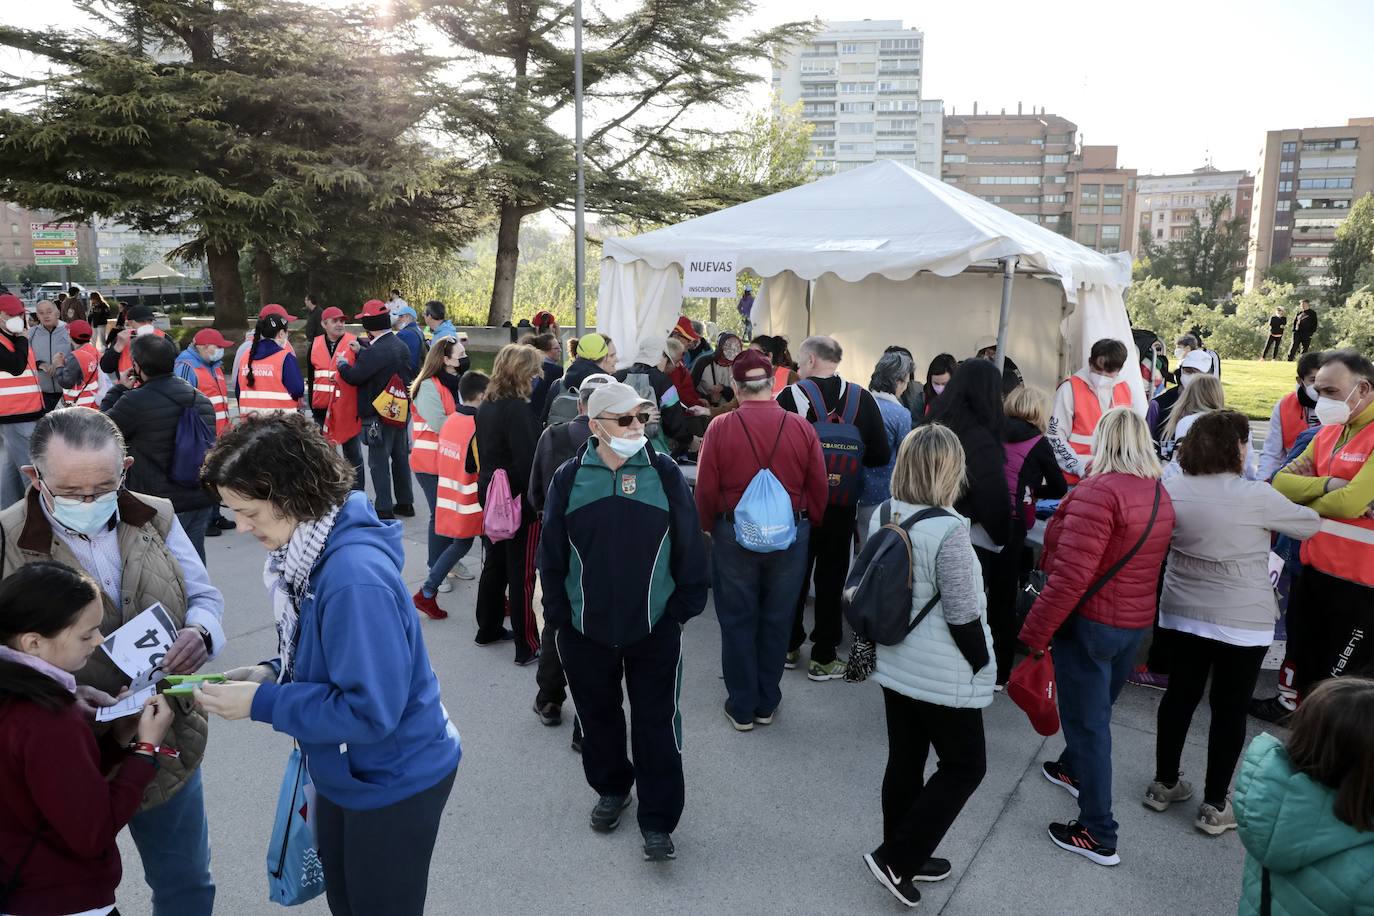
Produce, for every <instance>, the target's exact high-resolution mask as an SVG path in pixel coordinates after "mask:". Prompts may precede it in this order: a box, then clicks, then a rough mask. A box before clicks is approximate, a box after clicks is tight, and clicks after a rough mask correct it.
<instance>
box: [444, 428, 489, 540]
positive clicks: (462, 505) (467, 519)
mask: <svg viewBox="0 0 1374 916" xmlns="http://www.w3.org/2000/svg"><path fill="white" fill-rule="evenodd" d="M476 432H477V418H476V417H470V416H468V415H467V414H462V413H454V414H450V415H449V418H448V419H447V420H445V421H444V428H443V429H442V430H440V431H439V447H438V449H437V450H436V451H437V462H436V464H437V467H438V474H439V489H438V499H437V500H436V501H435V507H434V533H435V534H438V535H442V536H443V537H449V538H475V537H477V536H478V535H480V534H481V533H482V506H481V505H480V504H479V503H478V502H477V475H476V474H470V473H468V471H467V470H466V468H467V461H468V449H469V448H470V447H471V445H472V437H473V435H474V434H475V433H476Z"/></svg>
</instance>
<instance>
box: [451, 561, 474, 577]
mask: <svg viewBox="0 0 1374 916" xmlns="http://www.w3.org/2000/svg"><path fill="white" fill-rule="evenodd" d="M449 578H451V579H462V580H463V581H464V582H471V581H472V580H473V579H476V578H477V574H476V573H475V572H473V571H472V570H470V569H468V568H467V567H466V566H465V565H463V564H462V563H459V564H458V565H457V566H454V567H453V571H452V572H450V573H449Z"/></svg>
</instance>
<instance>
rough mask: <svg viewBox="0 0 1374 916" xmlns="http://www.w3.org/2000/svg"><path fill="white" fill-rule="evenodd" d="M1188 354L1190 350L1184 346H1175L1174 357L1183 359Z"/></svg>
mask: <svg viewBox="0 0 1374 916" xmlns="http://www.w3.org/2000/svg"><path fill="white" fill-rule="evenodd" d="M1187 355H1188V351H1187V350H1185V349H1183V348H1182V347H1175V348H1174V359H1183V357H1185V356H1187Z"/></svg>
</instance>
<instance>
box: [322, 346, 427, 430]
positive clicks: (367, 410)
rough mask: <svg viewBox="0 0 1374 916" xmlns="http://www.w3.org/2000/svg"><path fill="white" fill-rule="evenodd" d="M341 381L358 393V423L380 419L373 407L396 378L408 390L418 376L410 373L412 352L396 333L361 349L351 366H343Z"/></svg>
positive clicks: (340, 368)
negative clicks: (393, 378) (412, 380)
mask: <svg viewBox="0 0 1374 916" xmlns="http://www.w3.org/2000/svg"><path fill="white" fill-rule="evenodd" d="M338 368H339V377H340V378H342V379H343V380H344V381H345V382H348V384H350V385H352V386H353V387H355V388H357V389H358V419H360V420H370V419H372V418H373V417H375V416H377V409H376V408H375V407H373V406H372V402H373V401H374V400H376V398H377V395H379V394H381V393H382V389H384V388H386V384H387V382H389V381H391V377H392V376H393V375H399V376H400V377H401V381H402V382H403V383H404V384H405V386H406V387H407V388H409V387H410V380H411V379H413V378H414V377H415V373H414V372H412V371H411V370H410V350H409V349H407V348H406V344H405V341H403V340H401V339H400V338H399V337H397V336H396V335H395V334H394V333H389V334H383V335H382V336H381V337H379V338H377V339H376V340H374V341H373V342H372V343H370V344H368V345H367V346H364V347H361V348H360V349H359V350H358V353H357V359H355V360H354V361H353V364H352V365H341V366H339V367H338Z"/></svg>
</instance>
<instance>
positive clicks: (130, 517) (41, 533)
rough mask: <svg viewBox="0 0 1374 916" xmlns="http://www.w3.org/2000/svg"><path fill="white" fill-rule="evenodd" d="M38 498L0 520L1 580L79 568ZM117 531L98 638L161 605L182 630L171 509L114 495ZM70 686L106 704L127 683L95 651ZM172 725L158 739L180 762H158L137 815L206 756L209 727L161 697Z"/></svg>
mask: <svg viewBox="0 0 1374 916" xmlns="http://www.w3.org/2000/svg"><path fill="white" fill-rule="evenodd" d="M40 498H41V497H40V496H39V494H38V490H37V489H36V488H33V487H31V488H29V492H28V495H27V497H26V498H25V499H22V500H20V501H19V502H17V503H15V504H14V505H12V506H10V507H9V508H8V509H6V510H5V511H4V512H2V513H0V528H2V529H3V532H4V564H3V569H0V572H3V574H4V575H6V576H7V575H9V574H10V573H12V572H14V570H16V569H18V568H19V567H20V566H23V565H24V564H26V563H33V562H36V561H38V560H56V561H57V562H59V563H65V564H67V565H68V566H71V567H74V568H78V569H79V568H80V564H79V563H78V562H77V560H76V557H75V555H73V554H72V552H71V549H70V548H69V547H67V545H66V542H64V541H63V540H62V539H61V538H59V537H58V536H57V535H56V534H55V533H54V532H53V530H52V525H51V524H50V523H49V522H48V517H47V516H46V515H45V514H44V513H43V510H42V508H40V506H39V505H38V500H39V499H40ZM119 518H120V524H119V529H118V537H119V555H120V557H122V558H123V573H122V581H121V584H120V602H119V604H118V605H116V604H115V603H114V602H113V601H111V600H110V598H109V596H108V595H106V594H105V592H104V591H103V590H102V591H101V593H100V597H101V600H102V601H103V602H104V604H105V617H104V619H103V620H102V621H101V624H100V632H101V633H104V634H106V635H109V634H110V633H113V632H114V631H115V630H116V629H118V628H119V627H120V626H121V625H123V624H125V623H127V622H128V621H130V620H132V619H133V618H135V617H137V616H138V615H139V614H140V613H142V612H143V610H144V609H145V608H147V607H148V606H149V605H150V604H153V603H154V602H159V601H160V602H162V606H163V607H165V608H166V609H167V613H168V615H170V616H171V618H172V622H173V623H175V624H177V625H178V626H182V625H184V624H185V622H186V585H185V582H184V580H183V578H182V575H181V567H180V566H178V565H177V561H176V558H175V557H173V556H172V552H171V551H170V550H168V549H167V546H166V539H167V536H168V534H170V533H171V530H172V525H173V523H174V522H175V521H176V515H175V514H174V513H173V512H172V504H171V503H170V502H168V501H167V500H165V499H159V498H158V497H155V496H144V495H142V494H138V493H130V492H128V491H127V490H126V491H122V492H121V493H120V494H119ZM76 680H77V682H78V683H81V684H88V685H90V686H91V687H95V688H96V689H98V690H103V691H105V692H106V693H108V694H110V695H111V696H113V695H115V694H117V693H119V691H120V690H122V689H123V688H124V687H125V686H127V685H128V683H129V677H128V676H127V675H125V674H124V672H123V671H121V670H120V669H119V668H118V667H117V666H116V665H115V663H114V662H112V661H111V660H110V658H109V656H107V655H105V653H103V652H100V651H97V652H96V653H95V654H94V655H92V656H91V660H90V661H89V662H88V663H87V664H86V667H85V668H82V669H81V670H80V671H78V672H77V674H76ZM168 699H169V700H170V701H171V704H172V710H173V712H174V713H175V718H174V719H173V721H172V729H171V731H169V732H168V733H167V738H166V739H165V740H166V742H167V744H168V745H169V746H173V747H176V748H177V749H178V750H179V751H180V752H181V756H180V757H179V758H177V759H176V760H172V759H170V758H167V757H160V758H159V759H158V772H157V778H156V779H154V780H153V781H152V783H150V784H149V785H148V788H147V789H145V790H144V792H143V804H142V806H141V807H140V808H139V810H140V811H146V810H147V809H149V808H155V807H157V806H158V805H160V804H162V803H163V802H165V801H167V800H168V799H170V798H171V797H172V796H173V795H175V794H176V793H177V792H178V791H179V790H180V789H181V787H182V786H183V785H184V784H185V783H186V780H187V779H189V778H191V776H192V775H193V774H194V773H195V771H196V768H197V767H199V766H200V762H201V759H202V758H203V757H204V756H205V744H206V741H207V739H208V737H209V725H208V723H207V722H206V719H205V715H204V713H202V712H200V711H199V710H198V709H196V707H195V703H194V701H192V700H191V698H190V697H168Z"/></svg>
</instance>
